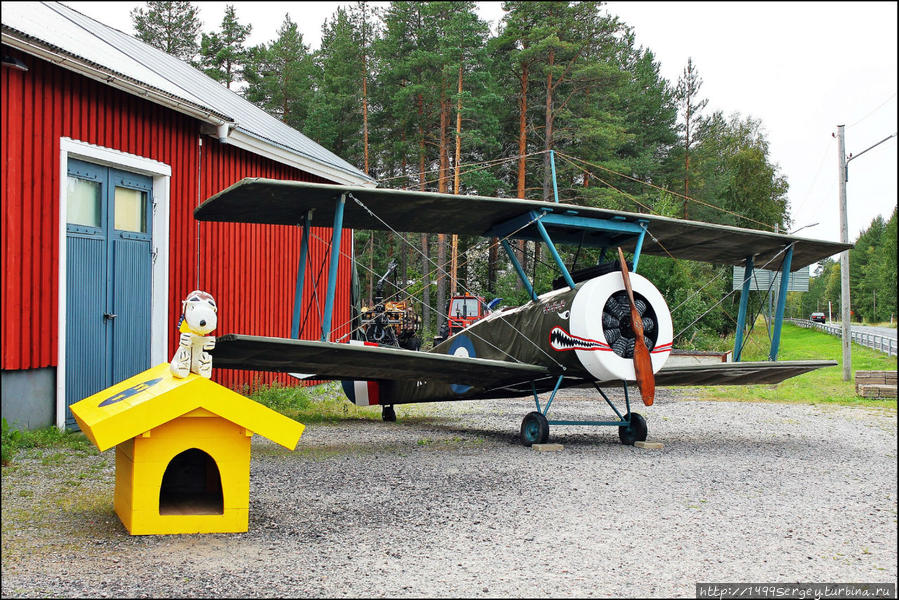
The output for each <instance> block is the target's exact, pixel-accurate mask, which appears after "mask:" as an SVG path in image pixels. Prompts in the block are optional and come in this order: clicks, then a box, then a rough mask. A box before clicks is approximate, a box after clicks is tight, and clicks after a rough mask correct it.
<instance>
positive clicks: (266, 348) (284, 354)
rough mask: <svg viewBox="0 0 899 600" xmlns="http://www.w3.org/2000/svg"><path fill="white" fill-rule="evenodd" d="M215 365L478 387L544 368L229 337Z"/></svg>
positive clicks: (219, 342) (216, 352) (218, 348)
mask: <svg viewBox="0 0 899 600" xmlns="http://www.w3.org/2000/svg"><path fill="white" fill-rule="evenodd" d="M211 353H212V355H213V364H214V365H215V366H216V367H217V368H222V369H253V370H259V371H280V372H287V373H289V372H291V371H299V372H302V373H314V374H315V376H316V377H315V378H317V379H360V380H368V379H406V380H413V381H416V380H429V381H444V382H448V383H457V384H464V385H472V386H479V387H492V386H495V385H499V384H502V383H504V382H518V381H526V380H530V379H535V378H539V377H543V376H545V375H547V374H548V373H549V371H548V370H547V369H546V368H545V367H541V366H538V365H529V364H523V363H512V362H505V361H500V360H488V359H483V358H465V357H459V356H449V355H446V354H432V353H430V352H417V351H414V350H403V349H400V348H386V347H378V346H361V345H360V346H357V345H352V344H337V343H333V342H314V341H309V340H294V339H289V338H275V337H262V336H254V335H237V334H233V333H232V334H227V335H223V336H221V337H219V338H216V342H215V349H213V350H212V351H211Z"/></svg>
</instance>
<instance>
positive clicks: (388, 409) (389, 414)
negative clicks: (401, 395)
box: [381, 404, 396, 423]
mask: <svg viewBox="0 0 899 600" xmlns="http://www.w3.org/2000/svg"><path fill="white" fill-rule="evenodd" d="M381 419H383V420H384V421H387V422H388V423H395V422H396V411H395V410H393V405H392V404H388V405H387V406H382V407H381Z"/></svg>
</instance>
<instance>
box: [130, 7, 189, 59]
mask: <svg viewBox="0 0 899 600" xmlns="http://www.w3.org/2000/svg"><path fill="white" fill-rule="evenodd" d="M131 23H132V25H133V26H134V31H135V33H136V36H137V37H138V38H139V39H140V40H142V41H144V42H146V43H148V44H150V45H151V46H153V47H155V48H159V49H160V50H162V51H163V52H168V53H169V54H171V55H172V56H174V57H176V58H179V59H181V60H183V61H185V62H187V63H191V64H194V57H196V55H197V51H198V49H199V46H198V45H197V34H198V33H199V32H200V18H199V15H198V9H197V7H195V6H194V5H193V4H192V3H191V2H158V1H157V2H147V5H146V10H145V9H143V8H134V9H132V10H131Z"/></svg>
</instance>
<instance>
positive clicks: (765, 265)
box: [673, 242, 796, 339]
mask: <svg viewBox="0 0 899 600" xmlns="http://www.w3.org/2000/svg"><path fill="white" fill-rule="evenodd" d="M794 244H796V242H790V243H789V244H787V245H786V246H784V247H783V248H781V249H780V251H778V252H777V254H775V255H774V256H772V257H771V258H770V259H768V262H766V263H765V264H764V265H762V266H761V267H759V268H761V269H764V268H765V267H767V266H768V265H769V264H771V263H772V262H773V261H774V260H775V259H776V258H777V257H778V256H780V255H781V254H783V253H784V252H786V251H787V249H788V248H791V247H792V246H793V245H794ZM753 271H755V269H753ZM771 279H772V283H773V281H774V278H773V277H772V278H771ZM769 290H770V284H769ZM736 291H737V290H735V289H734V290H731V291H730V292H728V293H727V294H725V295H724V296H723V297H722V298H721V300H719V301H718V302H716V303H715V304H713V305H712V306H711V307H709V309H708V310H706V311H705V312H704V313H702V314H701V315H699V316H698V317H696V318H695V319H693V321H692V322H691V323H690V324H689V325H687V326H686V327H684V328H683V329H681V330H680V331H679V332H678V333H677V334H676V335H675V336H674V338H673V339H677V338H678V337H680V336H681V335H682V334H683V333H684V332H685V331H686V330H688V329H689V328H690V327H692V326H693V325H695V324H696V323H698V322H699V320H700V319H702V318H703V317H704V316H706V315H707V314H709V312H711V310H712V309H713V308H715V307H716V306H718V305H719V304H721V303H722V302H724V301H725V300H727V298H729V297H730V296H731V295H733V294H734V293H735V292H736ZM756 318H757V317H756Z"/></svg>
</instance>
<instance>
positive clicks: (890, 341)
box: [785, 319, 897, 356]
mask: <svg viewBox="0 0 899 600" xmlns="http://www.w3.org/2000/svg"><path fill="white" fill-rule="evenodd" d="M785 320H786V321H789V322H791V323H794V324H795V325H799V326H800V327H805V328H806V329H812V328H815V329H819V330H821V331H823V332H825V333H829V334H830V335H835V336H837V337H840V338H841V337H843V328H842V327H841V326H837V325H826V324H824V323H816V322H814V321H809V320H808V319H785ZM850 339H852V341H853V342H855V343H856V344H858V345H860V346H867V347H868V348H874V349H875V350H880V351H881V352H885V353H886V354H887V355H889V356H896V355H897V342H896V339H895V338H890V337H887V336H885V335H878V334H876V333H865V332H863V331H852V330H851V329H850Z"/></svg>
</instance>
